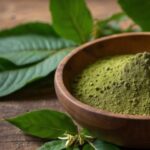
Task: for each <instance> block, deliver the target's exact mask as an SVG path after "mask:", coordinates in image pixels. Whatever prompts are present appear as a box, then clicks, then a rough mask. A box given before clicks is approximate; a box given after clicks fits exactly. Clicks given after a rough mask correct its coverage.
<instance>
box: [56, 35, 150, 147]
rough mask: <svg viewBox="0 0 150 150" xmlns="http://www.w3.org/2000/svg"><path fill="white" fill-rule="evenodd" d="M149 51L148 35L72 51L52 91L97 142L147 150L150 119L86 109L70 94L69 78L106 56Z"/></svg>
mask: <svg viewBox="0 0 150 150" xmlns="http://www.w3.org/2000/svg"><path fill="white" fill-rule="evenodd" d="M144 51H150V33H142V32H141V33H127V34H120V35H114V36H109V37H104V38H100V39H98V40H95V41H93V42H89V43H87V44H85V45H83V46H80V47H79V48H77V49H75V50H74V51H72V52H71V53H70V54H69V55H68V56H66V57H65V58H64V59H63V61H62V62H61V63H60V65H59V66H58V68H57V71H56V74H55V89H56V93H57V96H58V98H59V100H60V102H61V103H62V105H63V106H64V108H65V109H66V111H67V112H68V113H69V114H70V115H71V116H72V117H73V119H74V120H76V121H77V122H78V123H79V124H80V125H81V126H83V127H86V128H88V129H90V130H91V131H92V132H93V133H94V134H95V135H96V136H98V137H99V138H100V139H102V140H104V141H107V142H110V143H113V144H116V145H119V146H124V147H130V148H142V149H144V148H149V149H150V116H140V115H122V114H114V113H111V112H108V111H104V110H100V109H96V108H93V107H91V106H88V105H86V104H84V103H82V102H80V101H79V100H78V99H76V98H75V97H74V96H73V95H72V94H71V89H70V84H71V82H72V79H73V78H74V77H75V76H76V75H77V74H78V73H80V72H81V70H83V69H84V68H85V67H86V66H87V65H89V64H91V63H93V62H95V61H96V60H97V59H100V58H102V57H105V56H111V55H118V54H129V53H130V54H133V53H138V52H144Z"/></svg>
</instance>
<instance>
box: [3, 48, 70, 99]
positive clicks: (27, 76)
mask: <svg viewBox="0 0 150 150" xmlns="http://www.w3.org/2000/svg"><path fill="white" fill-rule="evenodd" d="M70 50H71V48H67V49H63V50H59V51H54V52H53V54H51V55H50V56H49V57H48V58H47V59H45V60H43V61H41V62H39V63H36V64H32V65H31V66H27V67H25V68H17V69H14V70H7V71H3V72H0V97H1V96H6V95H8V94H10V93H12V92H14V91H16V90H18V89H20V88H22V87H24V86H25V85H26V84H28V83H30V82H32V81H34V80H36V79H39V78H42V77H45V76H47V75H48V74H49V73H50V72H52V71H54V70H55V69H56V67H57V65H58V64H59V62H60V61H61V60H62V59H63V57H64V56H66V54H67V53H69V52H70Z"/></svg>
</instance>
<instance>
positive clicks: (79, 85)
mask: <svg viewBox="0 0 150 150" xmlns="http://www.w3.org/2000/svg"><path fill="white" fill-rule="evenodd" d="M72 94H73V95H74V96H75V97H76V98H77V99H79V100H80V101H81V102H83V103H86V104H88V105H90V106H93V107H95V108H99V109H102V110H107V111H110V112H113V113H120V114H132V115H135V114H136V115H150V53H149V52H144V53H138V54H130V55H118V56H111V57H107V58H103V59H100V60H98V61H97V62H95V63H93V64H91V65H89V66H88V67H87V68H85V69H84V70H83V71H82V72H81V73H80V74H79V75H77V76H76V78H75V79H74V80H73V83H72Z"/></svg>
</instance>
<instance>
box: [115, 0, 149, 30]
mask: <svg viewBox="0 0 150 150" xmlns="http://www.w3.org/2000/svg"><path fill="white" fill-rule="evenodd" d="M118 2H119V4H120V5H121V7H122V9H123V10H124V11H125V12H126V14H127V15H128V16H129V17H130V18H131V19H133V21H134V22H135V23H137V24H138V25H139V26H140V27H141V28H142V29H143V30H144V31H150V11H149V9H150V1H149V0H118Z"/></svg>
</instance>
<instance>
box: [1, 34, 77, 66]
mask: <svg viewBox="0 0 150 150" xmlns="http://www.w3.org/2000/svg"><path fill="white" fill-rule="evenodd" d="M73 45H75V44H74V43H73V42H71V41H67V40H64V39H62V38H59V37H55V36H54V35H52V34H51V35H49V37H44V36H40V35H22V36H12V37H5V38H0V58H3V59H7V60H9V61H11V62H12V63H14V64H15V65H26V64H30V63H35V62H38V61H41V60H43V59H45V58H47V57H48V56H50V55H51V53H52V52H54V51H56V50H59V49H63V48H66V47H70V46H73Z"/></svg>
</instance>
